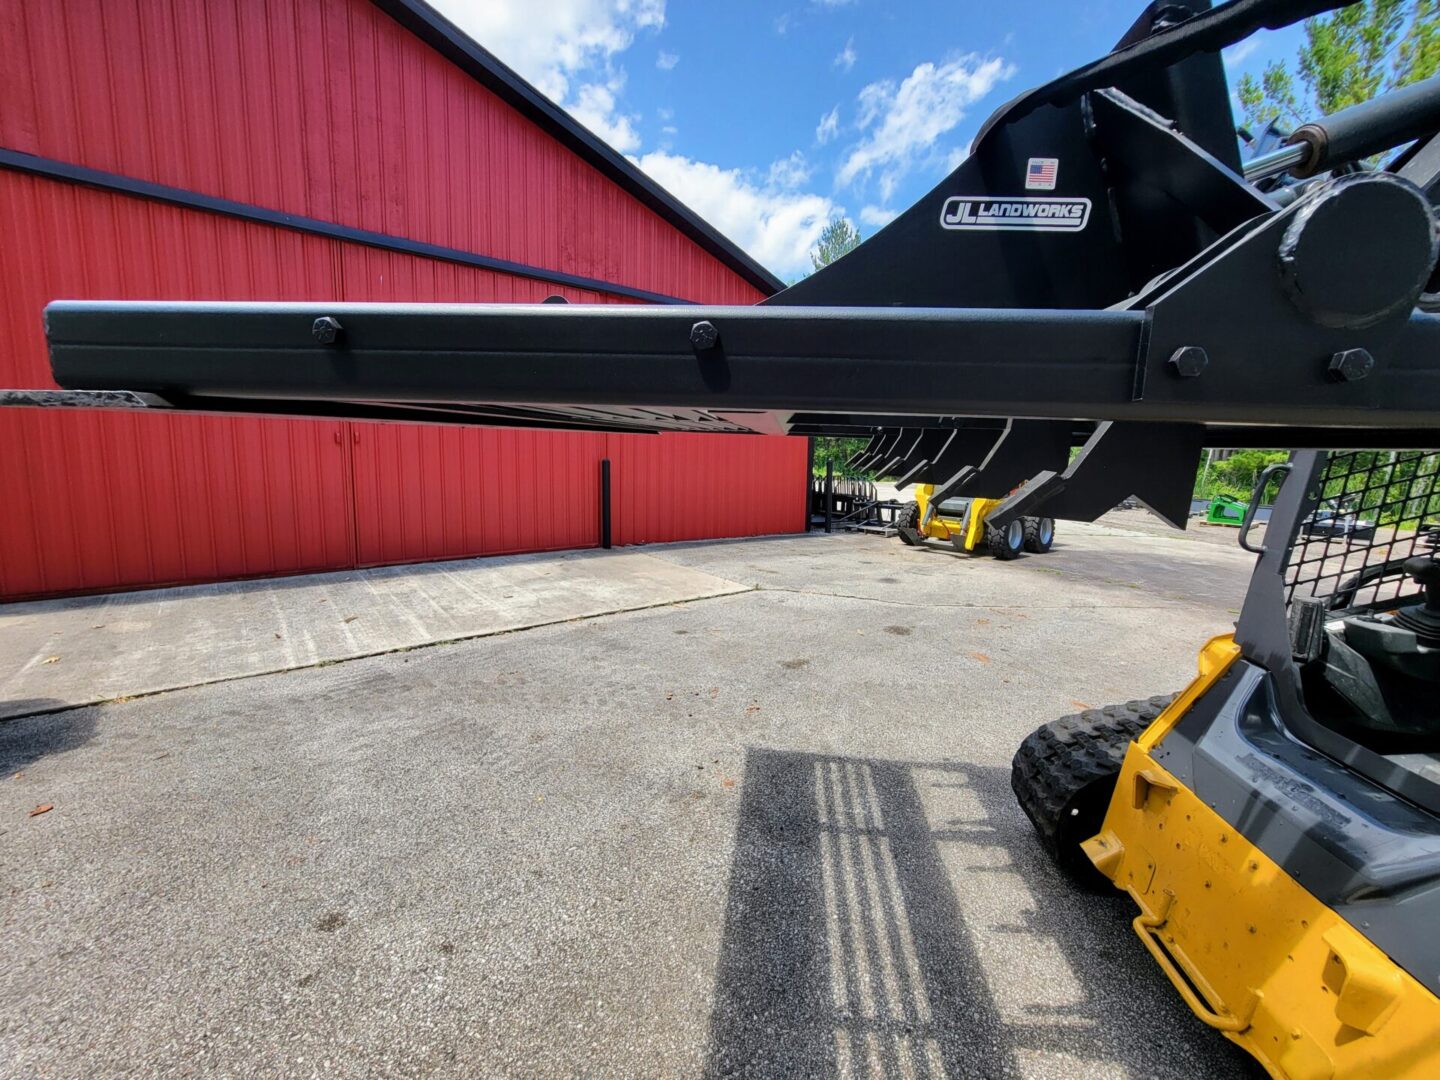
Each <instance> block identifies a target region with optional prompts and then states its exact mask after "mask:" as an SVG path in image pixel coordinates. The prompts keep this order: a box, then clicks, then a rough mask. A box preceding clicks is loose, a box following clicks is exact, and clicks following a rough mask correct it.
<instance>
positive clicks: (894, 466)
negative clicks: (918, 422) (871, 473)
mask: <svg viewBox="0 0 1440 1080" xmlns="http://www.w3.org/2000/svg"><path fill="white" fill-rule="evenodd" d="M924 435H925V429H924V428H904V429H903V430H902V432H901V435H900V442H899V444H898V445H897V446H896V448H895V452H894V453H893V454H892V455H891V457H890V459H889V460H888V461H886V462H885V464H884V465H882V466H881V467H880V468H879V469H876V470H875V478H876V479H877V480H889V479H893V478H894V477H896V476H899V475H900V472H901V471H902V470H903V468H904V467H905V462H906V461H907V460H908V459H909V457H910V455H911V454H913V453H914V452H915V447H916V446H918V445H919V443H920V440H921V439H922V438H923V437H924Z"/></svg>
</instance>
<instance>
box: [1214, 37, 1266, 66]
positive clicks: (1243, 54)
mask: <svg viewBox="0 0 1440 1080" xmlns="http://www.w3.org/2000/svg"><path fill="white" fill-rule="evenodd" d="M1258 48H1260V39H1259V38H1258V37H1248V38H1246V39H1245V40H1244V41H1242V42H1240V44H1238V45H1232V46H1231V47H1230V48H1228V49H1226V50H1225V51H1224V52H1222V53H1221V54H1220V55H1221V56H1223V57H1224V58H1225V66H1226V67H1227V68H1235V67H1239V66H1240V65H1241V64H1243V63H1244V62H1245V61H1246V60H1248V59H1250V57H1251V56H1253V55H1254V54H1255V50H1256V49H1258Z"/></svg>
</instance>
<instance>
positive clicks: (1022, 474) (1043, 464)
mask: <svg viewBox="0 0 1440 1080" xmlns="http://www.w3.org/2000/svg"><path fill="white" fill-rule="evenodd" d="M1074 428H1075V425H1074V424H1072V423H1071V422H1070V421H1068V420H1011V421H1010V422H1009V423H1007V424H1006V425H1005V431H1004V434H1002V435H1001V436H1000V438H999V439H997V440H996V441H995V445H994V446H993V447H992V448H991V450H990V453H988V454H986V455H985V460H984V461H982V462H981V463H980V465H979V466H978V467H977V468H975V469H974V470H973V471H971V472H969V473H968V474H966V475H964V476H957V477H956V478H955V479H954V480H953V481H951V482H950V483H947V484H946V489H947V490H946V493H945V497H946V498H950V497H953V496H955V495H983V496H985V497H987V498H997V497H999V496H1001V495H1004V494H1005V493H1006V492H1009V491H1012V490H1014V489H1015V488H1017V487H1019V486H1020V485H1021V484H1023V483H1025V482H1026V481H1027V480H1029V479H1031V478H1032V477H1034V476H1035V475H1036V474H1038V473H1041V472H1045V471H1047V470H1050V471H1055V472H1059V471H1060V470H1062V469H1064V468H1065V467H1066V465H1067V464H1068V463H1069V458H1070V444H1071V442H1072V440H1073V433H1074ZM937 495H938V493H937ZM934 497H936V496H932V498H934Z"/></svg>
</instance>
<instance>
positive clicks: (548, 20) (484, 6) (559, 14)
mask: <svg viewBox="0 0 1440 1080" xmlns="http://www.w3.org/2000/svg"><path fill="white" fill-rule="evenodd" d="M434 3H435V6H436V7H437V8H439V9H440V11H441V12H442V13H443V14H444V15H445V16H446V17H447V18H449V19H450V20H451V21H453V22H454V23H455V25H456V26H458V27H460V29H461V30H464V31H465V32H466V33H467V34H469V35H470V36H471V37H472V38H474V39H475V40H476V41H478V42H479V43H480V44H481V45H483V46H484V47H485V48H487V49H489V50H490V51H491V52H493V53H494V54H495V55H496V56H498V57H499V58H500V59H501V60H503V61H504V62H505V63H507V64H509V65H510V66H511V67H512V68H514V69H515V70H516V71H518V72H519V73H520V74H521V75H523V76H524V77H525V78H526V79H527V80H529V81H530V82H532V83H534V84H535V86H536V87H538V88H539V89H540V91H541V92H542V93H544V94H545V95H546V96H548V97H549V98H551V99H552V100H553V101H556V102H559V103H561V104H564V103H565V99H566V97H567V95H568V94H569V92H570V82H571V80H572V79H574V78H575V76H576V75H577V74H580V73H583V72H584V71H586V70H587V69H603V68H604V66H605V65H606V64H607V63H608V62H609V61H610V59H611V58H612V57H614V56H615V55H616V54H617V53H621V52H624V51H625V50H626V49H628V48H629V47H630V45H631V43H632V42H633V41H634V40H635V35H636V34H637V33H639V32H640V31H642V30H658V29H660V28H661V27H662V26H664V25H665V0H545V3H544V5H543V6H544V13H543V16H542V17H537V12H536V10H535V5H534V4H533V3H531V2H525V0H434Z"/></svg>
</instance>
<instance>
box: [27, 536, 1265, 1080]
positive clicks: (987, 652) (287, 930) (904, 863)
mask: <svg viewBox="0 0 1440 1080" xmlns="http://www.w3.org/2000/svg"><path fill="white" fill-rule="evenodd" d="M645 553H646V554H647V555H648V556H650V557H653V558H656V559H659V560H664V561H666V562H668V563H670V564H672V565H673V566H674V567H675V568H677V569H682V568H688V569H690V570H693V571H696V572H699V573H703V574H704V575H709V576H710V577H713V578H716V579H720V580H721V581H723V582H728V583H732V584H733V585H734V586H739V587H743V591H739V592H733V591H732V592H729V593H728V594H725V595H716V596H711V597H709V598H695V599H685V600H683V602H676V603H674V604H668V605H666V606H662V607H652V608H648V609H646V610H641V611H629V612H620V613H616V614H610V615H598V616H596V615H594V614H593V613H590V612H587V613H586V614H587V617H584V618H577V619H575V620H573V621H566V622H559V623H551V624H549V625H544V626H539V627H536V628H533V629H526V630H521V631H518V632H513V633H506V634H502V635H499V636H491V637H483V638H478V639H473V640H465V641H459V642H452V643H448V644H436V645H433V646H429V647H420V648H410V649H408V650H407V651H403V652H394V653H387V654H385V655H378V656H372V657H368V658H361V659H354V660H348V661H345V662H332V663H323V664H321V665H319V666H307V667H298V666H297V667H295V668H294V669H293V670H288V671H283V672H278V673H272V674H264V675H257V676H254V677H248V678H240V679H234V680H231V681H225V682H220V683H212V684H204V685H193V686H189V687H186V688H181V689H176V690H172V691H167V692H163V693H157V694H154V695H152V696H148V697H142V698H137V699H134V700H121V701H112V702H109V703H107V704H104V705H100V706H94V707H88V708H79V709H68V710H64V711H58V712H51V713H47V714H44V715H34V716H29V717H24V718H18V719H10V720H5V721H3V722H0V882H3V885H0V942H3V950H4V955H5V957H6V962H5V964H4V965H3V967H0V1073H3V1074H4V1075H8V1076H16V1077H20V1076H23V1077H78V1076H107V1077H108V1076H147V1077H149V1076H295V1077H310V1076H322V1077H331V1076H357V1077H358V1076H385V1077H390V1076H394V1077H417V1076H447V1077H450V1076H457V1077H458V1076H581V1075H583V1076H604V1077H610V1076H614V1077H636V1076H645V1077H648V1076H701V1075H716V1076H721V1075H745V1076H763V1077H807V1076H815V1077H827V1076H885V1077H899V1076H942V1075H943V1076H949V1077H1002V1076H1016V1077H1019V1076H1025V1077H1055V1078H1066V1080H1069V1078H1076V1077H1176V1078H1179V1077H1185V1078H1190V1077H1207V1078H1225V1077H1240V1076H1253V1075H1255V1073H1254V1071H1253V1069H1252V1068H1251V1067H1250V1066H1249V1064H1248V1061H1247V1059H1245V1058H1244V1057H1243V1055H1241V1054H1240V1053H1239V1051H1238V1050H1236V1049H1235V1048H1234V1047H1232V1046H1231V1045H1230V1044H1229V1043H1227V1042H1226V1041H1224V1039H1222V1038H1221V1037H1220V1036H1219V1035H1218V1034H1217V1033H1215V1032H1213V1031H1211V1030H1210V1029H1208V1028H1206V1027H1205V1026H1204V1025H1203V1024H1201V1023H1200V1022H1199V1021H1197V1020H1196V1019H1194V1018H1193V1017H1192V1016H1191V1015H1190V1013H1189V1012H1188V1010H1187V1009H1186V1008H1185V1006H1184V1005H1183V1003H1182V1002H1181V1001H1180V999H1179V997H1178V996H1177V995H1176V994H1175V993H1174V991H1173V990H1172V989H1171V988H1170V986H1169V984H1168V983H1167V982H1166V981H1165V979H1164V977H1163V976H1162V975H1161V974H1160V973H1159V971H1158V970H1157V969H1156V968H1155V967H1154V965H1153V964H1152V963H1151V961H1150V960H1149V958H1148V956H1147V955H1146V953H1145V952H1144V950H1143V948H1142V946H1141V945H1140V943H1139V942H1138V941H1137V940H1136V939H1135V937H1134V935H1133V934H1132V932H1131V930H1130V927H1129V920H1130V918H1131V915H1132V912H1131V910H1130V907H1129V904H1128V901H1126V900H1123V899H1121V898H1120V897H1118V896H1108V895H1102V896H1096V895H1089V894H1084V893H1077V892H1076V891H1075V890H1074V889H1073V888H1072V887H1071V886H1070V885H1068V884H1067V882H1066V881H1065V880H1064V879H1063V878H1061V877H1060V876H1059V875H1058V874H1057V873H1056V872H1055V871H1054V870H1053V869H1052V867H1051V866H1050V864H1049V863H1048V862H1047V861H1046V859H1045V857H1044V856H1043V854H1042V853H1041V852H1040V850H1039V848H1038V847H1037V846H1036V844H1035V843H1034V841H1033V839H1032V837H1031V835H1030V830H1029V826H1028V824H1027V823H1026V822H1025V820H1024V818H1023V816H1022V814H1021V813H1020V811H1019V810H1018V809H1017V807H1016V806H1015V803H1014V800H1013V797H1012V795H1011V793H1010V790H1009V762H1010V757H1011V755H1012V753H1013V752H1014V749H1015V747H1016V745H1017V744H1018V742H1019V741H1020V739H1021V738H1022V737H1023V736H1024V735H1025V734H1026V733H1027V732H1028V731H1029V730H1030V729H1031V728H1033V727H1034V726H1035V725H1036V724H1038V723H1041V722H1043V721H1045V720H1048V719H1051V718H1053V717H1054V716H1056V715H1059V714H1062V713H1065V712H1070V711H1074V710H1076V709H1078V708H1082V707H1084V706H1088V705H1100V704H1105V703H1108V702H1112V701H1117V700H1124V699H1127V698H1131V697H1142V696H1147V695H1150V694H1154V693H1161V692H1167V691H1172V690H1175V689H1177V688H1178V687H1180V686H1181V685H1183V683H1184V682H1185V681H1186V680H1187V679H1188V678H1189V677H1190V675H1191V673H1192V672H1193V670H1194V658H1195V653H1196V651H1197V650H1198V649H1199V647H1200V646H1201V645H1202V644H1203V642H1204V641H1205V640H1206V639H1207V638H1208V637H1210V636H1211V635H1213V634H1216V633H1221V632H1225V631H1227V630H1228V629H1230V626H1231V624H1232V622H1233V619H1234V617H1235V613H1236V611H1237V610H1238V607H1239V603H1240V598H1241V596H1242V595H1243V592H1244V585H1245V579H1246V575H1247V573H1248V568H1249V565H1250V560H1249V558H1248V557H1247V556H1244V555H1243V553H1241V552H1239V551H1238V550H1233V549H1231V548H1230V547H1228V546H1225V545H1219V544H1214V543H1207V542H1203V541H1200V542H1196V541H1194V540H1187V539H1176V538H1174V537H1172V536H1168V535H1151V534H1149V533H1147V532H1144V531H1141V530H1136V529H1126V528H1125V527H1123V525H1117V524H1115V523H1113V522H1112V523H1106V524H1102V525H1099V526H1093V527H1081V526H1067V525H1063V524H1062V526H1061V528H1060V530H1059V536H1058V538H1057V542H1056V546H1055V549H1054V551H1053V552H1052V553H1051V554H1049V555H1047V556H1043V557H1027V558H1024V559H1021V560H1018V561H1016V562H1014V563H1008V564H1002V563H997V562H995V561H993V560H990V559H982V558H969V557H962V556H959V555H956V554H955V553H953V552H951V551H949V550H947V549H943V548H934V549H927V550H912V549H908V548H905V547H904V546H903V545H901V544H899V543H898V542H897V541H895V540H885V539H881V538H878V537H870V536H853V535H847V536H840V535H836V536H828V537H827V536H809V537H804V536H801V537H787V538H776V539H766V540H755V541H743V542H722V543H711V544H695V545H677V546H670V547H660V548H648V549H645ZM603 557H604V556H599V558H603ZM718 591H723V590H718ZM180 681H182V682H183V679H181V680H180ZM122 696H123V695H122ZM42 706H43V703H42ZM41 807H49V809H47V810H44V812H41V813H38V814H35V815H34V816H31V814H32V812H33V811H35V810H37V809H39V808H41Z"/></svg>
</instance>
